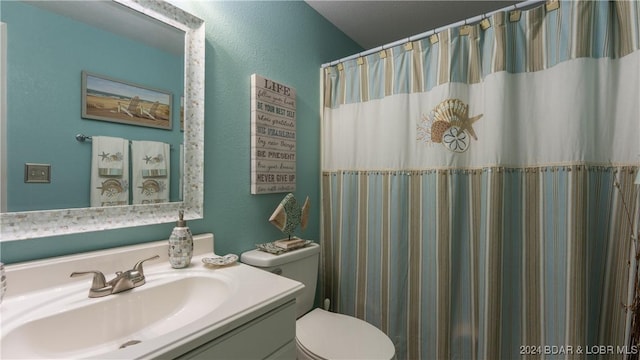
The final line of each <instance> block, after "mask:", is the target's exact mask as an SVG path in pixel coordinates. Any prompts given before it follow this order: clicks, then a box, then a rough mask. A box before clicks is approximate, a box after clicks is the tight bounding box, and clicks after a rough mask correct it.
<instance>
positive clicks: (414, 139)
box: [320, 1, 640, 359]
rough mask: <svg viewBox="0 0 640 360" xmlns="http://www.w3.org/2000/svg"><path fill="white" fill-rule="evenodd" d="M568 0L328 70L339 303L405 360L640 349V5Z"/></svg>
mask: <svg viewBox="0 0 640 360" xmlns="http://www.w3.org/2000/svg"><path fill="white" fill-rule="evenodd" d="M556 5H558V3H547V4H545V5H541V6H538V7H536V8H533V9H530V10H527V11H505V12H499V13H496V14H494V15H492V16H491V17H488V18H486V19H484V20H483V21H482V22H481V23H479V24H473V25H465V26H462V27H458V28H451V29H448V30H445V31H443V32H441V33H438V34H436V35H434V36H431V37H428V38H425V39H422V40H417V41H413V42H409V43H407V44H404V45H400V46H397V47H394V48H391V49H386V50H383V51H381V52H380V53H375V54H371V55H367V56H364V57H361V58H358V59H354V60H349V61H345V62H342V63H340V64H338V65H336V66H333V67H327V68H325V69H323V74H324V84H323V94H324V96H323V97H324V99H323V102H324V111H323V119H322V140H321V146H322V235H321V246H322V253H321V279H320V281H321V291H322V296H323V297H326V298H329V299H330V300H331V304H332V310H334V311H337V312H340V313H345V314H349V315H353V316H356V317H358V318H361V319H364V320H366V321H368V322H370V323H372V324H374V325H375V326H377V327H378V328H380V329H381V330H383V331H384V332H385V333H387V334H388V335H389V337H390V338H391V339H392V341H393V342H394V345H395V347H396V352H397V355H398V358H399V359H452V358H458V359H500V358H502V359H511V358H519V357H525V358H535V359H539V358H546V359H555V358H574V357H577V358H583V357H585V356H590V355H598V356H601V357H609V356H610V355H614V356H616V357H618V356H619V357H622V356H623V355H624V353H625V352H633V351H634V349H633V348H627V347H625V319H626V317H627V310H626V307H625V305H626V304H628V281H629V273H630V271H629V270H630V266H629V256H630V249H631V245H632V240H631V236H632V232H633V227H634V225H633V224H631V223H630V221H629V220H631V222H633V218H634V217H636V216H637V214H638V201H637V198H638V195H639V192H638V189H637V186H636V185H634V184H633V180H634V178H635V176H636V172H637V171H638V163H639V160H640V158H639V156H640V147H639V145H638V143H639V139H640V105H639V103H640V51H639V42H640V31H639V22H640V21H639V18H640V4H639V3H638V2H628V1H620V2H604V1H598V2H594V1H571V2H560V3H559V6H556ZM627 212H628V213H629V214H631V215H632V216H631V218H630V217H629V216H626V214H627Z"/></svg>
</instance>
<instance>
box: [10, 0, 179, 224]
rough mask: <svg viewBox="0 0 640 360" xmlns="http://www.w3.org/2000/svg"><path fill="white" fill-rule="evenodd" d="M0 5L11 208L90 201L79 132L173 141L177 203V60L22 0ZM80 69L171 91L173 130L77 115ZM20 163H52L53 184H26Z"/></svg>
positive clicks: (86, 153) (87, 157) (87, 160)
mask: <svg viewBox="0 0 640 360" xmlns="http://www.w3.org/2000/svg"><path fill="white" fill-rule="evenodd" d="M0 6H1V8H2V13H1V18H2V21H3V22H5V23H6V24H7V32H8V34H9V35H8V41H7V68H8V70H7V89H8V91H7V104H8V106H7V118H8V119H11V121H8V124H7V133H8V135H7V152H8V154H10V156H9V157H8V159H9V160H8V164H7V173H8V174H9V177H8V179H6V180H7V206H8V209H9V211H31V210H47V209H60V208H78V207H80V208H83V207H89V206H90V205H89V193H90V186H89V185H90V171H89V169H90V168H91V144H90V143H88V142H87V143H84V144H83V143H79V142H77V141H76V140H75V139H74V136H75V134H77V133H84V134H86V135H104V136H119V137H124V138H127V139H129V140H155V141H162V142H165V143H169V144H172V146H173V148H174V149H175V150H174V151H172V152H171V164H172V172H171V174H172V175H173V176H172V177H171V181H170V184H171V189H170V199H171V200H173V201H177V200H178V199H179V181H178V180H179V179H178V176H179V167H178V163H179V160H180V152H179V150H178V149H179V147H180V143H182V139H183V133H182V132H181V131H180V124H179V119H180V118H179V115H180V111H179V109H180V96H181V95H182V93H183V90H182V88H183V75H182V73H181V69H182V68H183V61H184V60H183V57H182V56H180V55H177V54H172V53H168V52H165V51H162V50H159V49H157V48H153V47H149V46H147V45H144V44H142V43H140V42H136V41H133V40H131V39H128V38H124V37H121V36H117V35H114V34H113V33H110V32H107V31H104V30H101V29H98V28H95V27H91V26H88V25H86V24H84V23H82V22H79V21H74V20H71V19H70V18H67V17H64V16H60V15H57V14H55V13H53V12H49V11H45V10H42V9H41V8H38V7H36V6H32V5H28V4H25V3H23V2H19V1H3V2H2V3H1V4H0ZM33 24H38V25H37V26H34V25H33ZM132 64H133V65H132ZM82 71H89V72H91V73H95V74H98V75H104V76H107V77H111V78H115V79H119V80H124V81H127V82H130V83H135V84H141V85H143V86H145V87H149V88H156V89H162V90H163V91H165V92H168V93H171V94H172V95H173V109H174V111H173V114H172V115H173V116H172V117H173V124H172V125H173V129H172V130H171V131H168V130H162V129H154V128H149V127H140V126H133V125H127V124H117V123H113V122H105V121H96V120H87V119H83V118H82V117H81V108H82V106H81V99H82V97H81V73H82ZM158 74H160V76H158ZM25 163H44V164H51V183H48V184H33V183H25V182H24V164H25ZM3 180H4V179H3Z"/></svg>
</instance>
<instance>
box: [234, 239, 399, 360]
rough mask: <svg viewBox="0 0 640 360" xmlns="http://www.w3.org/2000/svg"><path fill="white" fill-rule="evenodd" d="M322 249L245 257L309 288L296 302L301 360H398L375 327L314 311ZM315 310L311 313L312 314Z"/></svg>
mask: <svg viewBox="0 0 640 360" xmlns="http://www.w3.org/2000/svg"><path fill="white" fill-rule="evenodd" d="M319 257H320V246H319V245H318V244H315V243H311V244H309V245H307V246H306V247H305V248H302V249H298V250H295V251H291V252H287V253H284V254H281V255H273V254H270V253H267V252H264V251H260V250H251V251H247V252H245V253H243V254H242V255H241V258H240V260H241V261H242V262H243V263H245V264H247V265H251V266H255V267H258V268H261V269H263V270H266V271H271V272H273V273H275V274H278V275H282V276H285V277H287V278H290V279H293V280H296V281H299V282H301V283H303V284H304V285H305V288H304V290H303V291H302V294H301V295H300V296H298V297H297V298H296V312H297V315H296V316H297V319H298V320H297V321H296V347H297V353H298V359H299V360H310V359H314V360H318V359H323V360H324V359H367V360H369V359H380V360H390V359H395V348H394V346H393V343H392V342H391V339H389V337H387V335H385V333H383V332H382V331H380V330H379V329H378V328H376V327H375V326H373V325H371V324H369V323H367V322H365V321H363V320H360V319H357V318H354V317H352V316H347V315H342V314H336V313H333V312H329V311H326V310H323V309H313V310H311V309H312V308H313V302H314V297H315V292H316V281H317V277H318V258H319ZM309 310H311V311H309Z"/></svg>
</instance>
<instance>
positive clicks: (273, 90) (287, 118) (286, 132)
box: [251, 74, 296, 194]
mask: <svg viewBox="0 0 640 360" xmlns="http://www.w3.org/2000/svg"><path fill="white" fill-rule="evenodd" d="M295 190H296V90H295V89H294V88H292V87H290V86H286V85H283V84H280V83H277V82H275V81H273V80H269V79H267V78H264V77H262V76H260V75H256V74H253V75H251V193H252V194H268V193H279V192H291V191H295Z"/></svg>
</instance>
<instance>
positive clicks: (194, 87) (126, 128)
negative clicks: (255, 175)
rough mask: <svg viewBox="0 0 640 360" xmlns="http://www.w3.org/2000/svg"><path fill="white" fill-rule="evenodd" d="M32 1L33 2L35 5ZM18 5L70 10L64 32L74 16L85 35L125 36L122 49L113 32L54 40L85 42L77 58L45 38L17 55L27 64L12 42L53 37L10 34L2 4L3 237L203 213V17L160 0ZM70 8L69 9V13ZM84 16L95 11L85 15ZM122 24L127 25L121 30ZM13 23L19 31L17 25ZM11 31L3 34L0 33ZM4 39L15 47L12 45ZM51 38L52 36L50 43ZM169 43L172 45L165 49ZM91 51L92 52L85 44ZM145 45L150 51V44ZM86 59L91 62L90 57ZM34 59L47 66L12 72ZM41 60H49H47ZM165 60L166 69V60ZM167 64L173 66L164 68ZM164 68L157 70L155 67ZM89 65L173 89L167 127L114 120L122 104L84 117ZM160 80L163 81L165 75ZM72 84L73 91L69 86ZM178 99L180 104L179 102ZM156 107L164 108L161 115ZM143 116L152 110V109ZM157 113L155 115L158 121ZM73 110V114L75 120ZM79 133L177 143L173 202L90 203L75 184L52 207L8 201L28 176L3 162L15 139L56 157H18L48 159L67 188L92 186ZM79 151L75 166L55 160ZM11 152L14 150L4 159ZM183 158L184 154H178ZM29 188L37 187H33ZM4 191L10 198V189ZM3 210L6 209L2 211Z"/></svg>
mask: <svg viewBox="0 0 640 360" xmlns="http://www.w3.org/2000/svg"><path fill="white" fill-rule="evenodd" d="M6 3H14V2H2V4H1V5H2V6H5V4H6ZM34 4H36V5H37V6H34ZM14 5H15V4H14ZM17 5H21V6H22V7H29V8H36V11H39V12H41V13H43V14H45V13H46V12H52V13H53V14H54V15H52V16H53V17H57V19H59V20H60V19H61V18H62V15H61V13H64V16H65V18H62V19H63V20H64V24H63V25H60V24H58V26H61V27H62V28H63V29H65V30H66V31H76V32H78V30H74V29H73V27H71V25H68V24H73V23H79V22H82V23H83V24H84V23H86V22H90V23H91V25H92V26H93V28H92V29H90V30H85V31H84V32H83V34H82V35H83V36H89V34H90V33H96V34H98V35H100V36H105V35H104V34H105V33H109V34H107V36H111V37H122V39H121V40H118V41H115V42H116V43H118V44H119V45H120V46H122V47H121V48H118V49H113V48H110V47H108V46H107V45H105V44H106V43H107V41H108V40H104V39H103V38H98V37H87V38H86V40H82V39H80V40H78V39H77V38H74V39H70V37H69V36H66V37H65V36H63V37H62V38H61V39H55V41H56V42H58V41H59V42H60V46H66V44H65V42H75V43H77V42H84V43H85V45H84V46H83V45H81V46H79V47H78V49H77V50H76V51H75V52H73V53H72V54H71V57H68V58H66V59H63V60H55V59H51V58H49V57H48V56H47V55H48V54H47V50H46V49H47V46H44V45H45V44H42V46H41V47H39V48H38V47H36V49H37V50H38V51H35V52H34V54H33V55H32V56H30V57H27V56H25V57H23V59H24V60H23V61H21V62H22V63H20V64H16V65H12V57H11V49H13V48H14V47H17V50H15V51H16V52H19V51H24V49H20V47H24V48H25V49H26V48H27V46H34V45H36V46H37V45H38V41H49V42H51V41H53V40H51V39H47V40H41V39H40V37H39V36H35V37H33V36H32V37H30V38H29V39H30V41H23V42H22V43H12V41H14V40H13V38H12V24H11V23H10V21H9V19H7V20H6V21H5V15H6V14H7V13H10V11H5V9H2V11H1V12H0V14H2V17H3V20H2V21H3V23H5V22H6V24H2V27H0V29H1V33H0V37H1V38H2V39H3V41H2V44H3V45H2V47H1V48H0V50H1V51H2V59H3V61H2V66H1V67H0V75H2V76H1V78H2V79H7V78H8V79H10V80H9V81H8V82H7V83H6V84H5V83H4V82H5V81H6V80H2V84H0V85H2V87H1V88H0V89H1V90H2V91H1V92H0V100H1V102H0V104H1V106H2V108H0V115H1V119H0V120H1V124H0V125H2V126H1V127H0V151H1V152H2V158H1V159H0V162H1V164H2V171H3V173H2V188H3V189H5V188H6V189H7V190H6V192H5V193H3V195H2V196H1V197H0V203H1V204H2V205H3V212H2V213H1V214H0V241H7V240H19V239H27V238H34V237H45V236H54V235H63V234H71V233H78V232H87V231H97V230H106V229H114V228H121V227H130V226H139V225H149V224H157V223H165V222H172V221H174V220H175V217H176V214H177V213H178V210H180V209H182V210H184V211H185V218H186V219H198V218H202V201H203V200H202V198H203V196H202V191H203V189H202V183H203V169H202V163H203V138H204V136H203V134H204V131H203V130H204V23H203V21H202V20H201V19H199V18H197V17H195V16H193V15H191V14H189V13H187V12H185V11H183V10H181V9H179V8H177V7H175V6H173V5H171V4H168V3H165V2H160V1H140V0H115V1H97V2H96V1H91V2H77V1H44V2H42V1H36V2H33V3H31V2H28V3H24V2H21V3H18V4H17ZM61 6H62V7H61ZM69 8H71V10H72V11H69ZM61 9H62V10H61ZM83 14H84V15H83ZM86 14H89V17H88V18H87V17H86ZM43 16H44V15H43ZM28 24H29V25H28V26H32V27H36V26H43V25H44V23H43V22H39V21H33V20H31V21H29V22H28ZM37 24H39V25H37ZM149 24H152V25H153V29H152V30H149V27H148V25H149ZM114 25H115V26H114ZM16 27H17V26H16ZM176 29H177V30H178V31H176ZM122 30H124V33H123V32H122ZM14 31H17V29H16V30H14ZM35 32H36V33H40V34H44V33H46V32H47V30H42V29H40V30H35ZM111 33H113V34H111ZM149 35H151V36H149ZM18 37H19V36H18ZM5 38H6V39H7V41H4V39H5ZM42 38H43V39H45V38H46V36H44V35H42ZM154 41H155V42H156V43H154ZM7 43H8V44H9V46H6V44H7ZM24 43H27V44H24ZM88 43H92V44H94V45H93V46H88V45H86V44H88ZM96 44H97V45H96ZM47 45H49V44H48V43H47ZM166 45H169V47H167V46H166ZM87 49H92V50H91V51H89V50H87ZM141 49H144V51H143V50H141ZM69 52H71V51H69ZM85 53H86V54H85ZM167 54H168V55H167ZM178 54H182V55H178ZM114 55H115V56H114ZM5 59H6V61H5ZM90 59H94V60H93V61H90ZM95 59H97V60H95ZM29 63H33V64H40V66H41V67H42V68H43V69H44V70H42V71H41V73H42V74H41V73H37V74H38V76H35V75H30V74H34V73H35V72H26V71H24V70H23V71H22V72H20V71H18V72H17V74H21V73H22V74H24V75H23V76H22V77H21V78H19V79H17V80H16V79H14V78H12V73H11V71H14V70H16V69H20V67H22V66H27V65H28V64H29ZM141 63H142V64H141ZM42 64H45V66H43V65H42ZM176 64H177V65H176ZM162 66H168V67H165V68H162ZM167 68H168V69H176V70H175V71H173V70H162V69H167ZM68 69H70V70H69V71H68V75H67V78H68V79H67V78H62V79H61V78H60V77H58V78H55V77H54V78H47V73H49V75H50V76H53V75H58V74H65V71H67V70H68ZM154 71H155V72H154ZM158 71H160V74H159V75H158ZM86 73H89V74H91V75H96V77H100V78H105V79H107V80H110V81H114V82H118V83H120V82H122V83H123V84H125V85H134V86H136V87H139V88H141V89H142V90H144V91H147V90H152V91H155V90H158V89H161V90H162V91H159V92H161V93H169V94H171V95H172V96H170V98H171V100H169V101H168V103H170V104H171V107H172V110H171V111H163V112H162V115H164V117H165V119H164V121H169V119H171V120H170V124H171V125H170V126H165V125H163V126H149V125H146V124H142V125H140V124H130V123H122V122H118V121H112V120H114V119H111V118H110V117H112V116H116V115H118V114H117V113H116V111H113V109H115V108H111V109H112V111H110V112H109V111H105V114H106V116H107V119H93V118H87V117H86V116H81V115H80V114H81V113H82V112H81V109H80V108H81V106H80V103H82V101H81V100H82V99H81V97H82V96H84V95H85V92H84V91H81V87H82V85H84V83H83V82H82V81H81V79H82V78H83V76H82V75H83V74H86ZM5 75H6V76H5ZM52 79H53V80H52ZM162 81H165V82H164V83H162ZM16 82H17V83H18V84H19V85H18V88H19V89H20V90H19V94H18V95H16V96H14V95H13V94H12V91H13V90H12V87H11V86H12V83H16ZM67 83H68V84H69V85H67ZM5 86H6V88H5ZM67 86H68V87H67ZM67 88H68V89H70V90H64V89H67ZM43 93H44V94H46V95H47V99H45V100H38V99H39V98H41V97H42V94H43ZM183 94H184V95H183ZM36 95H38V96H36ZM18 97H19V98H20V99H19V100H17V101H18V102H19V101H24V102H28V103H29V104H30V106H22V108H25V109H27V110H29V109H30V108H33V111H34V112H33V113H29V112H27V113H23V114H17V115H16V114H14V113H13V112H12V103H13V102H14V101H16V98H18ZM25 99H26V100H25ZM69 103H71V104H72V105H70V104H69ZM38 104H40V105H41V107H44V108H45V111H44V112H43V110H42V109H39V110H38ZM182 104H184V105H183V107H182ZM18 105H20V104H16V106H15V107H16V108H18V107H20V106H18ZM83 105H84V104H83ZM150 105H151V104H150V103H149V104H147V105H144V104H142V105H141V106H139V107H138V108H136V109H140V110H142V111H144V110H147V111H146V112H145V113H147V114H148V113H149V111H150V110H151V107H150ZM70 107H71V108H72V109H71V113H70V112H69V108H70ZM167 107H168V106H167ZM107 110H108V109H107ZM38 111H39V112H38ZM123 111H124V110H123ZM43 114H44V115H43ZM69 114H71V115H69ZM141 114H142V112H141ZM155 114H158V115H160V113H155ZM169 114H172V116H169ZM83 115H86V114H83ZM146 117H147V118H148V116H146ZM161 117H162V116H156V118H158V119H160V118H161ZM181 117H182V118H183V119H184V122H183V124H184V125H183V127H184V129H183V131H182V130H181V121H180V120H181ZM34 118H35V123H33V124H32V125H30V126H28V130H29V131H31V132H32V133H28V132H27V133H25V132H23V133H19V132H17V133H16V134H18V135H17V136H16V135H14V133H13V131H14V129H19V128H20V124H21V123H28V122H29V121H33V119H34ZM62 118H64V121H65V122H63V119H62ZM68 118H71V120H69V119H68ZM56 120H57V121H58V122H56ZM116 120H117V119H116ZM34 124H37V125H34ZM38 130H44V133H43V134H37V133H36V131H38ZM78 133H82V134H85V135H87V136H101V135H104V136H118V137H122V138H125V139H128V140H154V141H162V142H166V143H169V144H171V146H172V148H171V150H170V153H171V161H170V164H171V165H170V172H171V174H172V175H171V184H172V185H171V190H170V193H171V195H170V199H169V200H170V201H171V202H169V203H159V204H144V205H143V204H136V205H124V206H109V207H93V208H89V207H88V206H89V205H88V204H89V203H88V200H77V201H76V200H73V199H74V196H75V194H74V193H73V191H72V190H71V191H66V195H67V196H65V198H66V200H56V201H53V202H52V203H54V204H55V205H51V206H49V205H46V204H45V205H40V206H42V207H41V208H35V209H33V208H29V207H28V206H26V205H20V206H12V201H11V197H12V196H15V195H14V194H15V193H16V192H17V191H15V190H12V180H15V178H20V179H19V180H20V181H22V180H23V177H24V176H26V174H20V175H18V174H15V173H12V171H13V172H15V171H16V170H15V169H14V168H13V167H10V168H7V165H6V164H11V157H12V156H13V153H12V150H11V149H13V143H12V141H14V142H21V143H24V144H23V145H24V146H25V147H23V148H19V147H18V148H17V149H21V150H18V152H19V153H20V154H23V153H29V150H28V149H29V147H30V146H31V147H34V148H36V149H38V150H37V151H35V152H32V153H31V154H32V155H31V156H33V157H37V156H41V155H42V154H43V153H46V154H49V153H51V154H52V155H50V156H52V159H53V160H49V159H46V160H45V161H38V160H35V161H34V160H27V159H24V158H23V159H21V160H19V161H18V162H19V163H26V162H50V163H51V175H52V176H51V179H52V183H53V180H54V179H55V181H56V183H63V184H65V185H66V186H67V187H69V188H71V189H73V188H74V187H75V188H81V187H82V186H84V187H85V189H88V188H89V186H87V185H86V184H87V182H88V180H87V179H88V178H89V177H88V175H87V174H89V172H90V157H91V147H92V146H91V144H90V143H81V142H78V141H76V134H78ZM7 144H9V146H8V145H7ZM181 144H183V146H184V151H181ZM65 149H66V150H65ZM56 151H59V153H56ZM78 154H79V155H78ZM74 156H76V157H77V156H80V158H79V159H78V160H72V161H70V162H71V163H72V165H73V164H75V165H76V166H75V167H76V168H78V169H73V167H70V168H68V169H66V170H64V169H65V168H64V166H63V165H64V161H62V160H60V161H58V159H63V160H64V159H66V158H73V157H74ZM5 157H8V159H7V158H5ZM181 159H184V160H183V161H181ZM60 164H63V165H60ZM181 164H184V167H183V169H180V165H181ZM21 165H22V164H21ZM85 167H86V168H85ZM61 169H63V170H64V171H63V170H61ZM181 170H182V172H183V174H182V175H183V176H182V178H180V176H179V174H180V172H181ZM80 172H81V173H80ZM79 174H82V175H79ZM77 178H81V180H80V182H81V183H82V185H74V184H75V183H74V182H73V181H75V180H77ZM7 179H9V181H7ZM20 185H22V186H24V185H30V186H29V187H28V189H29V192H28V194H27V195H25V196H23V197H24V198H27V199H28V198H29V197H30V196H28V195H37V196H36V197H37V199H39V200H42V199H43V198H45V197H50V196H52V194H51V193H54V192H58V191H51V187H49V188H47V187H48V186H49V185H51V184H20ZM180 185H182V186H180ZM31 192H35V193H36V194H31ZM38 192H42V193H38ZM79 192H84V196H85V197H86V198H88V194H87V193H88V190H84V191H79ZM7 193H8V196H5V195H6V194H7ZM63 193H64V192H63ZM71 195H74V196H71ZM180 199H182V201H180ZM65 201H66V202H65ZM83 201H84V202H83ZM32 202H34V201H32ZM27 205H28V204H27ZM12 208H13V209H14V210H12ZM5 209H7V210H8V211H5ZM32 210H33V211H32Z"/></svg>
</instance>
